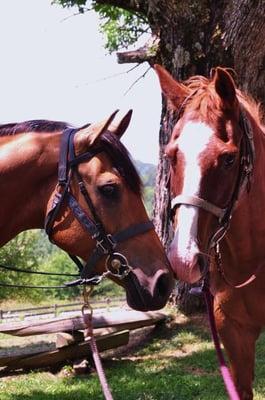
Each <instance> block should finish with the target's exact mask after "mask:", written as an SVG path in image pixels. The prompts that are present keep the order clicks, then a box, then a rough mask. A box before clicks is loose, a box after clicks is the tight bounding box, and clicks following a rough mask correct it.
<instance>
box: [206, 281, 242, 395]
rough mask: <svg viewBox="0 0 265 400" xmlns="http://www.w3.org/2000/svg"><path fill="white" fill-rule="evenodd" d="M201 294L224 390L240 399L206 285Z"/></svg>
mask: <svg viewBox="0 0 265 400" xmlns="http://www.w3.org/2000/svg"><path fill="white" fill-rule="evenodd" d="M203 294H204V298H205V302H206V306H207V312H208V318H209V323H210V328H211V333H212V338H213V342H214V346H215V350H216V354H217V358H218V361H219V366H220V370H221V374H222V377H223V381H224V385H225V388H226V391H227V393H228V396H229V399H230V400H240V397H239V394H238V392H237V389H236V387H235V384H234V381H233V379H232V376H231V373H230V371H229V369H228V367H227V365H226V362H225V358H224V354H223V352H222V349H221V345H220V339H219V336H218V333H217V329H216V324H215V318H214V313H213V298H212V295H211V293H210V290H209V288H208V286H207V285H206V286H204V287H203Z"/></svg>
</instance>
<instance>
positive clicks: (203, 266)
mask: <svg viewBox="0 0 265 400" xmlns="http://www.w3.org/2000/svg"><path fill="white" fill-rule="evenodd" d="M197 264H198V265H199V268H200V272H201V274H202V275H203V274H204V273H205V272H206V270H207V264H208V263H207V258H206V257H205V256H204V255H203V254H201V253H199V254H197Z"/></svg>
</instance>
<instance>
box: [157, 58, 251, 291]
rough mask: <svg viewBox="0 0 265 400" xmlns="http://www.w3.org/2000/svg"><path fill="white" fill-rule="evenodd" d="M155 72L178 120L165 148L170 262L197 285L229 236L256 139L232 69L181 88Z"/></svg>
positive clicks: (166, 75)
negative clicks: (169, 201)
mask: <svg viewBox="0 0 265 400" xmlns="http://www.w3.org/2000/svg"><path fill="white" fill-rule="evenodd" d="M155 69H156V72H157V74H158V77H159V80H160V84H161V88H162V92H163V94H164V95H165V97H166V99H167V101H168V103H169V107H170V108H171V110H173V112H174V111H175V112H176V115H177V122H176V124H175V126H174V128H173V132H172V136H171V138H170V141H169V143H168V145H167V147H166V149H165V154H166V156H167V157H168V158H169V160H170V186H171V189H170V190H171V198H172V218H173V226H174V237H173V240H172V243H171V246H170V249H169V259H170V261H171V265H172V268H173V270H174V272H175V274H176V275H177V277H178V278H179V279H181V280H184V281H186V282H188V283H195V282H196V281H198V280H199V279H200V278H201V277H202V276H203V275H204V274H205V273H206V271H207V270H208V264H209V263H210V253H211V249H212V248H214V247H215V246H216V245H218V243H219V241H220V240H221V238H222V237H223V235H224V234H225V233H226V231H227V229H228V225H229V220H230V218H231V214H232V211H233V209H234V207H235V206H236V203H237V200H238V198H239V197H240V194H241V193H242V192H243V191H244V188H245V186H246V183H248V179H249V173H250V172H251V168H252V161H253V156H254V155H253V150H252V145H251V138H249V137H246V136H247V135H246V134H245V127H244V121H245V120H244V116H243V112H245V110H242V109H241V105H240V101H239V99H238V93H237V90H236V87H235V84H234V81H233V79H232V77H231V75H230V74H229V73H228V72H227V70H225V69H223V68H220V67H218V68H216V69H215V70H214V71H213V73H212V77H211V78H210V79H207V78H204V77H202V76H195V77H192V78H190V79H189V80H187V81H185V82H183V83H180V82H178V81H176V80H175V79H174V78H173V77H172V76H171V75H170V74H169V73H168V72H167V71H166V70H165V69H164V68H162V67H161V66H159V65H157V66H155Z"/></svg>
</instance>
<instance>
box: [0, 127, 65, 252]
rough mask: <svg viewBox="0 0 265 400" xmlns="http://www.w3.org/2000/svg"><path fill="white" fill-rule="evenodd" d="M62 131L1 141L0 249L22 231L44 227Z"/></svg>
mask: <svg viewBox="0 0 265 400" xmlns="http://www.w3.org/2000/svg"><path fill="white" fill-rule="evenodd" d="M60 136H61V134H60V133H59V132H57V133H24V134H17V135H14V136H5V137H2V138H0V175H1V182H0V191H1V209H0V227H1V231H0V232H1V235H0V246H2V245H3V244H5V243H6V242H8V241H9V240H10V239H12V238H13V237H14V236H16V235H17V234H18V233H19V232H22V231H24V230H27V229H34V228H43V226H44V218H45V215H46V211H47V204H48V201H49V198H50V196H51V193H52V191H53V190H54V187H55V185H56V175H57V163H58V155H59V143H60Z"/></svg>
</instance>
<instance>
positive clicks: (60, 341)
mask: <svg viewBox="0 0 265 400" xmlns="http://www.w3.org/2000/svg"><path fill="white" fill-rule="evenodd" d="M83 340H84V333H83V332H81V331H74V332H73V333H68V332H60V333H57V335H56V348H57V349H61V348H62V347H65V346H69V345H70V344H74V343H78V342H82V341H83Z"/></svg>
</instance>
